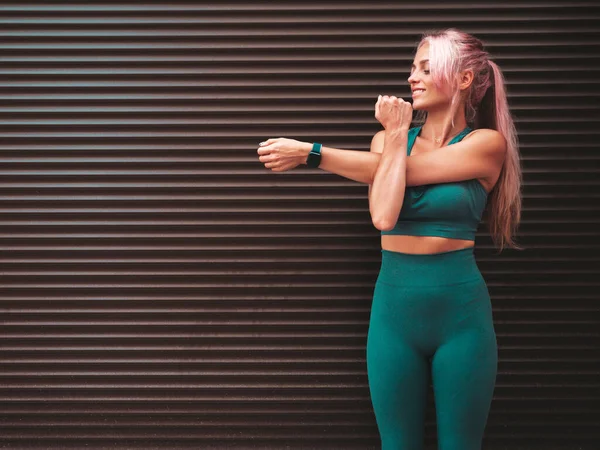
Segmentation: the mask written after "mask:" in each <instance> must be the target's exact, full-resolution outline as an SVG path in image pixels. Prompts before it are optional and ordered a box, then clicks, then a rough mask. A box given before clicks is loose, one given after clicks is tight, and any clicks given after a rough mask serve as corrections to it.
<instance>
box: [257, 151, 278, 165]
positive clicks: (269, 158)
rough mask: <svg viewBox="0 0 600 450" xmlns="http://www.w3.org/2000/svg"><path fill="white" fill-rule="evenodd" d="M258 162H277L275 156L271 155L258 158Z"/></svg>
mask: <svg viewBox="0 0 600 450" xmlns="http://www.w3.org/2000/svg"><path fill="white" fill-rule="evenodd" d="M258 160H259V161H260V162H261V163H268V162H273V161H276V160H277V156H276V155H274V154H272V153H271V154H269V155H263V156H261V157H260V158H258Z"/></svg>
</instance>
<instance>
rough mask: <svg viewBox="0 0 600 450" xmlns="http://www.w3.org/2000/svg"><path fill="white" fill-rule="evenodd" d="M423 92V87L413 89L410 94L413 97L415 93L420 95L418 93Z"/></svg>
mask: <svg viewBox="0 0 600 450" xmlns="http://www.w3.org/2000/svg"><path fill="white" fill-rule="evenodd" d="M423 92H425V89H414V90H413V91H412V95H413V97H414V96H415V95H420V94H422V93H423Z"/></svg>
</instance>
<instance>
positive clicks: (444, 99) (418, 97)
mask: <svg viewBox="0 0 600 450" xmlns="http://www.w3.org/2000/svg"><path fill="white" fill-rule="evenodd" d="M408 82H409V83H410V88H411V90H412V98H413V109H415V110H419V109H421V110H426V111H431V110H433V109H438V108H445V107H447V106H448V104H449V103H450V100H451V99H450V97H448V95H445V94H444V93H443V92H441V91H440V90H439V89H438V88H437V87H436V86H435V84H434V83H433V77H432V76H431V73H430V71H429V43H427V42H426V43H425V44H423V45H422V46H421V47H420V48H419V50H417V54H416V55H415V59H414V61H413V63H412V65H411V72H410V77H408Z"/></svg>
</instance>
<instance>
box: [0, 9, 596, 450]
mask: <svg viewBox="0 0 600 450" xmlns="http://www.w3.org/2000/svg"><path fill="white" fill-rule="evenodd" d="M594 3H595V2H575V3H568V2H566V1H564V2H486V3H485V4H484V3H483V2H482V3H481V4H480V3H474V2H460V3H458V2H446V3H430V4H422V3H418V4H415V3H407V4H400V3H398V2H384V1H369V2H343V3H337V2H287V3H285V4H276V3H266V2H259V3H257V2H226V3H222V4H220V5H219V6H217V5H216V4H215V3H211V2H200V1H198V2H175V3H170V2H166V1H164V2H156V1H147V2H135V3H134V2H128V3H123V2H108V1H106V2H86V3H83V2H81V3H56V2H37V3H31V2H2V4H1V5H0V24H1V26H0V36H1V38H0V58H1V60H2V65H1V66H0V102H1V103H0V137H1V142H0V177H1V178H0V277H1V278H0V279H1V281H0V308H1V315H2V336H1V342H0V343H1V360H0V402H1V405H0V407H1V408H0V409H1V412H0V418H1V419H0V426H1V431H0V440H1V442H0V444H1V445H0V448H11V449H17V448H22V449H32V448H45V449H49V448H87V449H92V448H128V449H132V448H144V449H153V448H157V449H158V448H160V449H167V448H168V449H178V448H186V449H187V448H204V449H209V448H219V449H220V448H231V447H236V448H242V447H243V448H251V447H255V448H264V449H280V448H303V449H329V448H336V449H338V448H339V449H341V448H343V449H373V448H378V446H379V440H378V435H377V430H376V427H375V422H374V417H373V415H372V411H371V409H370V408H371V406H370V400H369V393H368V387H367V377H366V366H365V343H366V331H367V326H368V317H369V308H370V302H371V294H372V288H373V285H374V282H375V278H376V275H377V270H378V268H379V261H380V253H379V249H378V235H377V233H376V230H375V229H374V228H373V227H372V226H371V224H370V219H369V216H368V205H367V200H366V194H367V190H366V187H365V186H362V185H359V184H356V183H354V182H351V181H347V180H344V179H342V178H340V177H336V176H333V175H330V174H327V173H324V172H321V171H316V170H307V169H297V170H294V171H292V172H289V173H286V174H273V173H270V172H268V171H267V170H265V169H264V168H263V166H262V165H261V164H260V163H259V162H258V159H257V157H256V147H257V144H258V142H260V141H261V140H263V139H264V138H267V137H278V136H286V137H293V138H296V139H300V140H304V141H313V140H319V142H323V143H325V145H328V146H334V147H341V148H352V149H363V150H367V149H368V145H369V142H370V138H371V136H372V135H373V134H374V133H375V132H376V131H377V130H378V129H379V127H378V126H377V123H376V121H375V119H374V118H373V112H372V109H373V106H374V103H375V99H376V97H377V95H378V94H380V93H382V94H386V93H394V94H396V95H400V96H404V97H408V95H409V90H408V86H407V84H406V78H407V76H408V70H409V65H410V62H411V60H412V50H413V48H414V46H415V43H416V41H417V40H418V37H419V36H420V33H421V32H422V31H425V30H428V29H436V28H444V27H447V26H456V27H458V28H462V29H464V30H465V31H469V32H472V33H475V34H476V35H477V36H479V37H481V38H482V39H484V40H485V41H486V42H487V43H488V45H489V49H490V51H491V52H492V54H493V55H494V56H495V60H496V61H497V62H498V63H499V64H500V66H501V67H502V68H503V69H504V71H505V75H506V78H507V81H508V89H509V94H510V103H511V105H512V107H513V111H514V114H515V117H516V118H517V125H518V129H519V131H520V139H521V143H522V147H521V151H522V155H523V167H524V179H525V186H524V210H523V223H522V226H521V228H520V240H519V242H520V243H522V244H523V245H525V246H526V247H527V251H525V252H515V251H510V250H509V251H506V252H505V253H503V254H502V255H501V256H496V255H494V254H493V249H492V245H491V240H490V239H489V237H488V236H487V234H486V232H485V226H482V227H481V230H482V231H481V233H480V234H479V235H478V237H477V250H476V253H477V258H478V262H479V265H480V268H481V270H482V273H483V274H484V277H485V279H486V280H487V282H488V286H489V289H490V292H491V294H492V298H493V304H494V309H495V319H496V330H497V334H498V342H499V346H500V365H499V376H498V384H497V387H496V393H495V398H494V402H493V405H492V411H491V413H490V420H489V425H488V428H487V433H486V446H485V448H489V449H505V448H506V449H533V448H544V449H558V448H561V449H562V448H565V449H591V448H597V446H598V445H599V444H598V443H599V442H600V430H599V427H598V423H599V417H600V406H599V405H600V398H599V396H598V387H600V386H599V385H600V377H599V375H600V370H599V369H598V367H599V364H598V363H599V359H600V355H599V352H598V349H599V345H598V344H599V340H600V339H599V337H600V330H599V328H598V323H599V320H598V317H599V314H598V312H599V310H600V303H599V295H598V288H599V287H600V284H599V283H598V260H599V257H598V252H599V251H600V240H599V233H598V227H599V225H600V223H599V221H598V215H597V209H598V198H599V196H600V189H599V183H598V161H599V160H600V153H599V150H600V149H599V145H598V139H599V130H600V127H599V122H600V120H599V119H600V115H599V113H598V108H597V105H598V100H599V97H600V84H599V81H598V80H600V72H599V71H598V68H597V67H598V62H599V59H600V55H599V53H600V52H599V48H600V46H599V44H600V36H599V27H598V23H599V18H600V15H599V13H598V10H597V9H595V8H593V7H592V6H593V5H594ZM434 420H435V418H434V414H433V400H430V405H429V413H428V422H427V444H428V448H435V421H434Z"/></svg>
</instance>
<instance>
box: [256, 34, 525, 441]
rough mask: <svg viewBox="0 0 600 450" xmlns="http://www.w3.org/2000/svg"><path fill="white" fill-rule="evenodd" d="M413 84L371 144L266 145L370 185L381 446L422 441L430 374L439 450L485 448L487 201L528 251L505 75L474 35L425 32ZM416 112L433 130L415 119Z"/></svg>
mask: <svg viewBox="0 0 600 450" xmlns="http://www.w3.org/2000/svg"><path fill="white" fill-rule="evenodd" d="M408 82H409V83H410V86H411V90H412V97H413V103H412V107H411V105H410V104H409V103H408V102H405V101H403V100H402V99H398V98H396V97H393V96H391V97H388V96H383V97H382V96H379V98H378V100H377V103H376V105H375V117H376V118H377V119H378V120H379V121H380V122H381V124H382V125H383V128H384V130H382V131H380V132H378V133H377V134H376V135H375V136H374V137H373V139H372V142H371V152H361V151H350V150H341V149H334V148H330V147H322V148H320V147H321V146H320V144H314V145H313V144H310V143H304V142H300V141H296V140H292V139H285V138H278V139H269V140H267V141H265V142H263V143H261V144H260V147H259V149H258V154H259V155H260V158H259V159H260V161H261V162H262V163H264V164H265V167H267V168H270V169H271V170H273V171H276V172H281V171H285V170H289V169H291V168H293V167H296V166H297V165H298V164H302V163H308V164H309V165H310V166H312V167H316V166H318V167H320V168H321V169H323V170H326V171H329V172H332V173H336V174H339V175H341V176H343V177H346V178H349V179H352V180H356V181H359V182H362V183H367V184H369V208H370V212H371V217H372V220H373V224H374V225H375V227H377V228H378V229H379V230H381V234H382V236H381V246H382V264H381V270H380V273H379V277H378V279H377V283H376V285H375V292H374V297H373V304H372V308H371V317H370V324H369V332H368V337H367V373H368V379H369V389H370V392H371V399H372V403H373V409H374V412H375V418H376V421H377V426H378V429H379V432H380V436H381V441H382V448H383V449H384V450H387V449H394V450H397V449H402V450H408V449H411V450H412V449H420V448H422V445H423V440H424V439H423V431H424V416H425V406H426V400H427V399H426V395H427V386H428V383H429V381H430V380H431V382H432V384H433V390H434V396H435V405H436V417H437V430H438V439H439V448H440V449H444V450H475V449H478V450H479V449H480V448H481V442H482V439H483V434H484V429H485V425H486V422H487V418H488V413H489V409H490V405H491V400H492V396H493V391H494V384H495V381H496V372H497V343H496V334H495V330H494V325H493V318H492V308H491V302H490V296H489V292H488V289H487V286H486V283H485V281H484V279H483V277H482V276H481V273H480V272H479V269H478V267H477V264H476V262H475V258H474V242H475V233H476V230H477V227H478V224H479V223H480V221H481V218H482V215H483V212H484V209H485V208H486V206H487V207H488V224H489V228H490V233H491V236H492V238H493V240H494V243H495V244H496V246H497V247H499V249H500V250H502V249H503V248H504V247H505V246H510V247H512V248H517V249H521V247H519V246H517V245H516V243H515V242H514V241H513V234H514V233H515V231H516V228H517V226H518V223H519V220H520V211H521V197H520V187H521V169H520V167H519V164H520V163H519V153H518V146H517V139H516V133H515V128H514V125H513V121H512V118H511V115H510V112H509V110H508V104H507V99H506V94H505V89H504V80H503V77H502V73H501V71H500V69H499V68H498V66H497V65H496V64H495V63H494V62H493V61H491V60H490V59H489V55H488V53H487V52H486V51H485V49H484V47H483V44H482V42H481V41H480V40H479V39H477V38H475V37H473V36H471V35H469V34H466V33H464V32H461V31H458V30H456V29H449V30H445V31H442V32H438V33H433V34H429V35H425V36H424V37H423V38H422V40H421V41H420V43H419V45H418V47H417V52H416V55H415V58H414V62H413V64H412V69H411V73H410V77H409V78H408ZM413 109H414V110H415V111H418V113H417V115H418V116H420V117H418V119H419V120H418V122H419V123H422V125H420V126H417V127H413V128H409V127H410V122H411V119H412V111H413ZM423 122H424V123H423ZM319 150H320V151H319ZM309 154H310V156H309ZM430 376H431V378H429V377H430Z"/></svg>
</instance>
